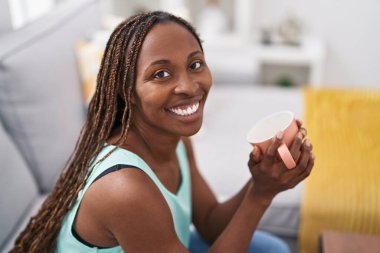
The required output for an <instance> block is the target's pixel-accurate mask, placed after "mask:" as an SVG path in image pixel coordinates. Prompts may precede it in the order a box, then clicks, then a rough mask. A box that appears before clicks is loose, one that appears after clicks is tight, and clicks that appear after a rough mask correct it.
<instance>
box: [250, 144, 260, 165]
mask: <svg viewBox="0 0 380 253" xmlns="http://www.w3.org/2000/svg"><path fill="white" fill-rule="evenodd" d="M252 154H253V157H252V158H253V161H254V162H256V163H258V162H260V161H261V150H260V148H259V147H257V146H253V151H252Z"/></svg>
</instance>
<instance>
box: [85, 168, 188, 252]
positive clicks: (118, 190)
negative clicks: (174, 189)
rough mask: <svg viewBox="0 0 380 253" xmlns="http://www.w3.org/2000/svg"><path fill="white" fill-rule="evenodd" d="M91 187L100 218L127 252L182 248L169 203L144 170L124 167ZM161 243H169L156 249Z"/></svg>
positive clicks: (91, 199)
mask: <svg viewBox="0 0 380 253" xmlns="http://www.w3.org/2000/svg"><path fill="white" fill-rule="evenodd" d="M91 188H92V189H91ZM89 190H90V191H89V192H88V193H89V195H90V196H89V197H90V199H89V202H90V203H91V202H93V203H92V204H93V205H95V206H96V207H95V208H96V209H97V212H98V218H99V219H102V220H103V222H104V226H105V227H106V229H107V230H108V231H110V233H111V234H112V235H113V236H114V238H115V240H116V241H117V242H118V243H119V244H120V245H121V246H122V248H123V250H124V251H126V252H166V251H168V252H172V250H170V247H174V248H175V250H178V247H179V249H181V245H182V244H181V243H180V241H179V239H178V238H177V235H176V233H175V230H174V223H173V220H172V217H171V212H170V209H169V206H168V205H167V203H166V201H165V199H164V197H163V195H162V194H161V192H160V190H159V189H158V187H157V186H156V185H155V184H154V182H153V181H152V180H151V179H150V177H149V176H148V175H147V174H146V173H145V172H143V171H142V170H140V169H137V168H125V169H121V170H119V171H115V172H112V173H110V174H108V175H106V176H104V177H102V178H101V179H99V180H98V181H96V182H95V183H94V184H93V185H92V186H91V187H90V188H89ZM90 203H89V204H90ZM148 242H149V243H148ZM162 244H164V245H165V244H166V245H167V246H162V247H163V249H162V250H158V251H157V250H156V249H157V247H159V246H158V245H162ZM173 252H175V251H173ZM178 252H183V251H181V250H179V251H178ZM185 252H186V251H185Z"/></svg>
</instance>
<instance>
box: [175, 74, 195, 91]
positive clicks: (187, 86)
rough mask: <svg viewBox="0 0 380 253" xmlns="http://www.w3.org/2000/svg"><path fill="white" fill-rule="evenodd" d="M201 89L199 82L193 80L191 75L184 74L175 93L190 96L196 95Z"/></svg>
mask: <svg viewBox="0 0 380 253" xmlns="http://www.w3.org/2000/svg"><path fill="white" fill-rule="evenodd" d="M198 89H199V84H198V82H197V81H196V80H195V79H193V78H192V77H191V76H190V75H189V74H183V75H181V76H180V78H179V79H178V83H177V86H176V87H175V90H174V92H175V93H176V94H186V95H189V96H192V95H195V94H196V92H197V90H198Z"/></svg>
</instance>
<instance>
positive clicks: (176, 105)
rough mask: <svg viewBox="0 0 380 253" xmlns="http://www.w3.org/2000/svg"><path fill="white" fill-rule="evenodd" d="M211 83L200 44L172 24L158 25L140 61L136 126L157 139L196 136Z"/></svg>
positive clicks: (181, 27) (133, 102)
mask: <svg viewBox="0 0 380 253" xmlns="http://www.w3.org/2000/svg"><path fill="white" fill-rule="evenodd" d="M211 83H212V79H211V74H210V71H209V69H208V67H207V65H206V62H205V58H204V55H203V52H202V50H201V48H200V46H199V44H198V42H197V40H196V38H195V37H194V36H193V35H192V34H191V33H190V32H189V31H188V30H187V29H186V28H184V27H183V26H181V25H179V24H176V23H174V22H168V23H160V24H157V25H155V26H154V27H153V28H152V30H151V31H150V32H149V33H148V34H147V36H146V38H145V40H144V42H143V44H142V47H141V51H140V55H139V58H138V60H137V72H136V85H135V91H134V94H133V97H132V106H133V110H134V111H133V113H134V114H133V115H134V116H133V124H134V125H135V126H137V127H138V129H140V130H142V131H147V132H149V133H154V134H161V135H162V134H163V135H176V136H190V135H193V134H195V133H196V132H198V131H199V129H200V127H201V125H202V118H203V108H204V104H205V101H206V98H207V94H208V91H209V89H210V87H211Z"/></svg>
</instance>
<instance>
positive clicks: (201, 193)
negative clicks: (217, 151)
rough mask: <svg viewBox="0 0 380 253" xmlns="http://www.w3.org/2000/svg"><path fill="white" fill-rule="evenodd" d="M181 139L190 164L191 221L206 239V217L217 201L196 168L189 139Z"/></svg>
mask: <svg viewBox="0 0 380 253" xmlns="http://www.w3.org/2000/svg"><path fill="white" fill-rule="evenodd" d="M182 140H183V142H184V144H185V146H186V150H187V155H188V160H189V166H190V175H191V191H192V202H193V223H194V225H195V227H196V228H197V230H198V232H199V233H200V234H201V235H202V236H203V237H204V238H205V239H208V235H207V232H206V231H207V226H208V224H207V219H208V217H209V215H210V213H211V212H212V210H213V208H215V207H216V206H217V205H218V201H217V199H216V197H215V195H214V193H213V192H212V190H211V189H210V187H209V186H208V184H207V182H206V181H205V179H204V178H203V177H202V175H201V174H200V172H199V170H198V168H197V165H196V160H195V156H194V151H193V148H192V145H191V141H190V139H189V138H183V139H182Z"/></svg>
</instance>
